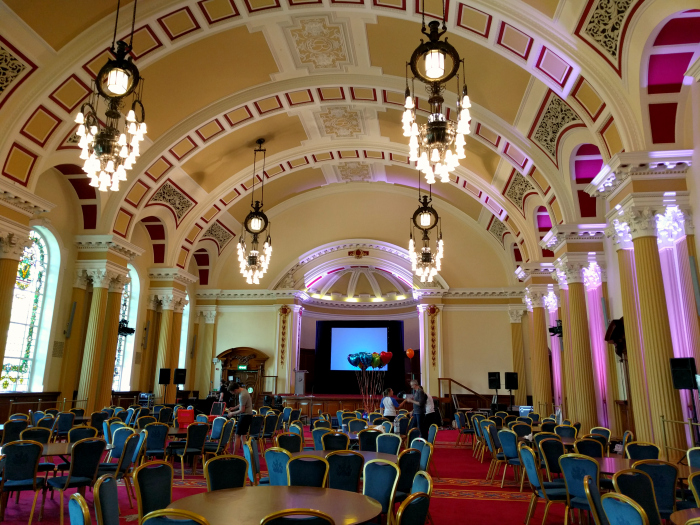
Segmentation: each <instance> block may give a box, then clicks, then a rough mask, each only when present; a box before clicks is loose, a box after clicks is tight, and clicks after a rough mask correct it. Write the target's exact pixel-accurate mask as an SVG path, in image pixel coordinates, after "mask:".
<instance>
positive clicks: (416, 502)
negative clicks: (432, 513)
mask: <svg viewBox="0 0 700 525" xmlns="http://www.w3.org/2000/svg"><path fill="white" fill-rule="evenodd" d="M428 507H430V497H429V496H428V495H427V494H423V493H421V492H416V493H415V494H411V495H410V496H409V497H408V498H407V499H406V500H405V501H404V502H403V503H402V504H401V506H400V507H399V510H398V511H396V520H395V521H394V522H395V523H396V525H423V524H424V523H425V520H426V518H427V517H428Z"/></svg>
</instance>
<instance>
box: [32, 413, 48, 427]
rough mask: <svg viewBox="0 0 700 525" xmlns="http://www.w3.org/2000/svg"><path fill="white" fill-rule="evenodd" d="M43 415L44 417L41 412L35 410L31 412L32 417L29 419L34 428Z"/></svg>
mask: <svg viewBox="0 0 700 525" xmlns="http://www.w3.org/2000/svg"><path fill="white" fill-rule="evenodd" d="M44 415H45V414H44V412H42V411H41V410H37V411H36V412H32V417H31V421H32V426H34V427H35V426H37V425H38V424H39V420H40V419H41V418H42V417H44Z"/></svg>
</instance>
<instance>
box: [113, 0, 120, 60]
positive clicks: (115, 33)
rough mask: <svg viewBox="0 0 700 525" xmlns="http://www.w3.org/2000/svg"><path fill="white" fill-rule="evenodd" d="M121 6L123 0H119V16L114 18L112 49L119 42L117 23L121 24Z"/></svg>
mask: <svg viewBox="0 0 700 525" xmlns="http://www.w3.org/2000/svg"><path fill="white" fill-rule="evenodd" d="M120 6H121V0H117V16H116V18H115V19H114V36H113V37H112V49H114V46H115V44H116V43H117V25H119V7H120Z"/></svg>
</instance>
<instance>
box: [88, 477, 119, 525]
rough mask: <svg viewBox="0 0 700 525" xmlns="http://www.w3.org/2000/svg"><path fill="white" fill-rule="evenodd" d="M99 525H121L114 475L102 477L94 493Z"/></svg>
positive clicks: (98, 480) (96, 484)
mask: <svg viewBox="0 0 700 525" xmlns="http://www.w3.org/2000/svg"><path fill="white" fill-rule="evenodd" d="M93 494H94V498H95V516H96V517H97V524H98V525H119V493H118V492H117V480H116V479H115V477H114V475H113V474H105V475H103V476H100V477H99V478H98V479H97V483H95V488H94V491H93Z"/></svg>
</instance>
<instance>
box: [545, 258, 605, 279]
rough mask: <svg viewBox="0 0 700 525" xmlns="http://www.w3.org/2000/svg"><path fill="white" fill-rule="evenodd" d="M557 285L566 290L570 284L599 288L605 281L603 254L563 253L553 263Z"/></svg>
mask: <svg viewBox="0 0 700 525" xmlns="http://www.w3.org/2000/svg"><path fill="white" fill-rule="evenodd" d="M554 266H555V267H556V269H557V272H556V273H557V280H558V282H559V285H560V286H562V282H563V283H565V285H564V286H562V288H564V287H566V288H568V285H569V284H571V283H584V284H585V285H586V286H587V287H588V286H592V287H593V288H595V287H597V286H600V283H601V282H602V281H606V280H607V276H606V273H605V253H604V252H588V253H565V254H564V255H562V256H560V257H559V258H558V259H557V260H556V261H554Z"/></svg>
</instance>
